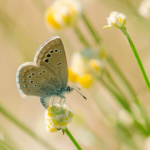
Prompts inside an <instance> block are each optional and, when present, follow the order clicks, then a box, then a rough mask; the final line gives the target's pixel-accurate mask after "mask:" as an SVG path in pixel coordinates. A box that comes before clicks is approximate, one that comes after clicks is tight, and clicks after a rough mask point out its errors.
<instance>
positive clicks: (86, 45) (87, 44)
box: [74, 26, 90, 47]
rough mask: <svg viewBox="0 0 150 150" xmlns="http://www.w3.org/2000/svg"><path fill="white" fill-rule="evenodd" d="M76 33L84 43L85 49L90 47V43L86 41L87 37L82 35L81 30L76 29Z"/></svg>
mask: <svg viewBox="0 0 150 150" xmlns="http://www.w3.org/2000/svg"><path fill="white" fill-rule="evenodd" d="M74 31H75V33H76V35H77V37H78V38H79V39H80V41H81V42H82V44H83V45H84V46H85V47H90V45H89V43H88V42H87V40H86V39H85V37H84V36H83V34H82V33H81V31H80V30H79V28H78V27H77V26H75V27H74Z"/></svg>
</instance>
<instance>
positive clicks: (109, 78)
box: [104, 69, 126, 98]
mask: <svg viewBox="0 0 150 150" xmlns="http://www.w3.org/2000/svg"><path fill="white" fill-rule="evenodd" d="M104 73H105V75H106V77H107V78H108V80H109V82H110V83H111V84H112V85H113V86H114V87H115V89H116V90H117V91H118V92H119V93H120V94H121V95H122V96H123V97H125V98H126V96H125V94H124V93H123V92H122V91H121V90H120V87H119V86H118V85H117V84H116V82H115V81H114V79H113V78H112V76H111V74H110V73H109V72H108V71H107V69H105V72H104Z"/></svg>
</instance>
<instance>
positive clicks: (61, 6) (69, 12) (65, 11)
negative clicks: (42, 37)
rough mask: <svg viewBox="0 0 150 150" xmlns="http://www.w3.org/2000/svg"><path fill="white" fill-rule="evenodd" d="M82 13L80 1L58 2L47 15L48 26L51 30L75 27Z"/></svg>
mask: <svg viewBox="0 0 150 150" xmlns="http://www.w3.org/2000/svg"><path fill="white" fill-rule="evenodd" d="M81 11H82V7H81V2H80V1H79V0H56V1H55V2H54V3H53V5H51V6H50V7H49V8H48V9H47V10H46V13H45V21H46V25H47V26H48V28H49V29H55V30H58V29H63V28H65V27H67V26H70V25H74V24H75V23H76V21H77V19H78V17H79V14H80V13H81Z"/></svg>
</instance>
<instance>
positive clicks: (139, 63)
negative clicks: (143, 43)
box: [119, 27, 150, 92]
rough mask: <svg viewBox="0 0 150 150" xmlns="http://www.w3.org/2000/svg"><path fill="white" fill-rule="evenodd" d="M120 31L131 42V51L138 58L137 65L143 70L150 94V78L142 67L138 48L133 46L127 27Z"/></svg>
mask: <svg viewBox="0 0 150 150" xmlns="http://www.w3.org/2000/svg"><path fill="white" fill-rule="evenodd" d="M119 29H120V30H121V31H122V32H123V34H124V35H125V36H126V38H127V40H128V42H129V45H130V47H131V49H132V51H133V53H134V56H135V58H136V60H137V63H138V65H139V67H140V70H141V72H142V75H143V77H144V80H145V82H146V86H147V88H148V91H149V92H150V83H149V80H148V77H147V75H146V72H145V70H144V67H143V65H142V62H141V60H140V57H139V55H138V53H137V50H136V48H135V46H134V44H133V42H132V40H131V38H130V36H129V34H128V33H127V31H126V28H125V27H121V28H119Z"/></svg>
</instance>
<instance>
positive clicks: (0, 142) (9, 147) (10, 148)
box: [0, 140, 14, 150]
mask: <svg viewBox="0 0 150 150" xmlns="http://www.w3.org/2000/svg"><path fill="white" fill-rule="evenodd" d="M0 144H3V145H4V146H5V147H7V148H8V149H9V150H14V149H13V148H12V147H11V146H9V145H8V144H7V143H5V142H4V141H2V140H0Z"/></svg>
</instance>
